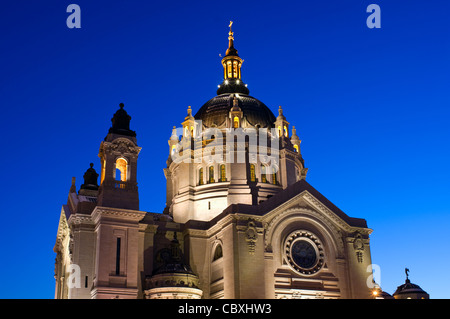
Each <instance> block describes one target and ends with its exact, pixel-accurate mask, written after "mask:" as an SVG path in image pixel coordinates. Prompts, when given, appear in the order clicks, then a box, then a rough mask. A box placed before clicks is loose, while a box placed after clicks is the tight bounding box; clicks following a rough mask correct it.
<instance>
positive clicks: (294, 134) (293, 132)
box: [292, 126, 297, 137]
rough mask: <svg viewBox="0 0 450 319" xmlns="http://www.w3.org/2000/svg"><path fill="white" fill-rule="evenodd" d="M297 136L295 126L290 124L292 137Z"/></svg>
mask: <svg viewBox="0 0 450 319" xmlns="http://www.w3.org/2000/svg"><path fill="white" fill-rule="evenodd" d="M294 136H297V130H296V129H295V126H292V137H294Z"/></svg>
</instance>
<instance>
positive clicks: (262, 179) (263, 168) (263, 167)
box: [261, 165, 267, 183]
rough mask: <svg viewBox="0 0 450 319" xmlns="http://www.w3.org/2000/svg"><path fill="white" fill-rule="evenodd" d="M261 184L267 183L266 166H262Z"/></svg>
mask: <svg viewBox="0 0 450 319" xmlns="http://www.w3.org/2000/svg"><path fill="white" fill-rule="evenodd" d="M261 182H263V183H267V176H266V167H265V166H264V165H262V166H261Z"/></svg>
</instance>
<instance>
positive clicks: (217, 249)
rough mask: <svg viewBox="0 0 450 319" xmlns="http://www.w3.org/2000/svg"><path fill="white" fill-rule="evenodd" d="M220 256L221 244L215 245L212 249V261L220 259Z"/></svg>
mask: <svg viewBox="0 0 450 319" xmlns="http://www.w3.org/2000/svg"><path fill="white" fill-rule="evenodd" d="M222 257H223V251H222V245H217V247H216V249H215V250H214V256H213V261H215V260H217V259H220V258H222Z"/></svg>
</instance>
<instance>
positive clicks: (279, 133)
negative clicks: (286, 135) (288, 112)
mask: <svg viewBox="0 0 450 319" xmlns="http://www.w3.org/2000/svg"><path fill="white" fill-rule="evenodd" d="M278 137H281V126H278Z"/></svg>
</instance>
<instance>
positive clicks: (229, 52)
mask: <svg viewBox="0 0 450 319" xmlns="http://www.w3.org/2000/svg"><path fill="white" fill-rule="evenodd" d="M232 25H233V21H230V25H229V27H230V31H229V32H228V49H227V51H226V52H225V56H229V55H233V56H238V51H237V50H236V49H235V48H234V33H233V31H232V30H231V26H232Z"/></svg>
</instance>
